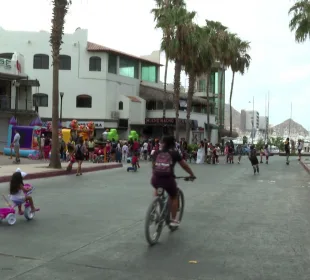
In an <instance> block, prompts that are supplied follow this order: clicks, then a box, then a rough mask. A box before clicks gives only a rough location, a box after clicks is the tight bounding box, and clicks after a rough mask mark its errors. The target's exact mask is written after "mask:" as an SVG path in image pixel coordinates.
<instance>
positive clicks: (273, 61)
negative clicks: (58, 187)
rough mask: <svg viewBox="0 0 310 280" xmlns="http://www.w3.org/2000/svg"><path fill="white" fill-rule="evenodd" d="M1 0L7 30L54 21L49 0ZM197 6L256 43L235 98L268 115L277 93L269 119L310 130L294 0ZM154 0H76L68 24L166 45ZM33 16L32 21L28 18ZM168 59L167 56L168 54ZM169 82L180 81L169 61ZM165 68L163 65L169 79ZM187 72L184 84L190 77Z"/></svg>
mask: <svg viewBox="0 0 310 280" xmlns="http://www.w3.org/2000/svg"><path fill="white" fill-rule="evenodd" d="M3 2H4V3H1V9H2V11H7V12H6V13H4V12H3V13H1V17H0V26H1V27H2V28H4V29H6V30H24V31H39V30H50V29H51V16H52V5H51V1H50V0H31V1H25V0H10V1H3ZM186 2H187V8H188V10H191V11H196V12H197V16H196V18H195V22H196V23H197V24H200V25H203V24H204V22H205V19H209V20H216V21H220V22H222V24H223V25H226V26H227V27H229V30H230V31H231V32H233V33H237V34H238V35H239V36H240V37H241V38H242V39H243V40H246V41H249V42H250V43H251V50H250V52H249V54H250V55H251V57H252V62H251V65H250V68H249V71H248V72H246V73H245V75H244V76H241V75H236V77H235V85H234V91H233V98H232V105H233V107H234V108H235V109H237V110H239V111H240V110H241V109H252V104H250V103H249V101H252V100H253V96H254V100H255V101H254V107H255V110H258V111H259V113H260V115H261V116H263V115H265V112H266V109H265V108H266V106H265V100H266V96H267V94H268V93H270V123H271V124H274V125H276V124H279V123H281V122H282V121H284V120H286V119H288V118H289V117H290V115H291V103H292V108H293V110H292V117H293V119H294V120H295V121H297V122H298V123H300V124H302V125H303V126H304V127H305V128H306V129H307V130H310V120H309V119H307V118H306V112H307V108H308V102H309V98H308V96H309V95H308V92H309V91H310V83H309V81H310V79H309V77H310V56H309V55H308V54H309V45H310V42H309V41H307V42H305V43H304V44H297V43H295V40H294V34H293V33H291V32H290V30H289V28H288V24H289V19H290V17H289V16H288V10H289V8H290V6H292V5H293V3H294V1H293V0H272V1H270V0H260V1H249V0H234V1H232V0H216V1H214V0H212V1H211V0H203V1H202V0H187V1H186ZM154 3H155V1H154V0H131V1H128V0H113V1H111V0H73V5H72V6H71V7H70V11H69V13H68V16H67V18H66V26H65V32H66V33H72V32H74V31H75V29H76V28H77V27H80V28H85V29H88V36H89V41H91V42H95V43H98V44H102V45H105V46H108V47H111V48H115V49H118V50H121V51H124V52H127V53H131V54H133V55H138V56H140V55H148V54H151V52H152V51H154V50H159V48H160V41H161V37H162V33H161V31H160V30H156V29H155V28H154V26H155V23H154V18H153V15H152V14H151V13H150V11H151V9H152V8H153V7H154ZM24 18H26V21H25V20H24ZM161 59H162V61H161V62H162V63H164V61H165V60H164V57H162V58H161ZM168 71H169V73H168V82H169V83H172V82H173V74H174V71H173V64H169V68H168ZM163 73H164V68H163V67H162V70H161V76H162V77H161V79H162V80H163ZM231 77H232V75H231V71H230V69H228V70H227V73H226V103H228V102H229V92H230V84H231ZM186 83H188V82H187V80H186V76H185V75H183V76H182V84H183V85H186Z"/></svg>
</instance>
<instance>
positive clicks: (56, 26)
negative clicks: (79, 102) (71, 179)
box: [50, 0, 71, 168]
mask: <svg viewBox="0 0 310 280" xmlns="http://www.w3.org/2000/svg"><path fill="white" fill-rule="evenodd" d="M52 3H53V18H52V31H51V36H50V44H51V47H52V58H53V106H52V151H51V161H50V167H52V168H61V163H60V158H59V140H58V129H59V53H60V47H61V44H62V36H63V32H64V25H65V16H66V14H67V12H68V9H69V5H71V0H53V1H52Z"/></svg>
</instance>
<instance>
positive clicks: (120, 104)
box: [118, 101, 124, 110]
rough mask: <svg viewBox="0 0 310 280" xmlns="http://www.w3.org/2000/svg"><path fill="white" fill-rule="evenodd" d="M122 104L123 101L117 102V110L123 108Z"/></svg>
mask: <svg viewBox="0 0 310 280" xmlns="http://www.w3.org/2000/svg"><path fill="white" fill-rule="evenodd" d="M123 108H124V104H123V101H120V102H118V110H123Z"/></svg>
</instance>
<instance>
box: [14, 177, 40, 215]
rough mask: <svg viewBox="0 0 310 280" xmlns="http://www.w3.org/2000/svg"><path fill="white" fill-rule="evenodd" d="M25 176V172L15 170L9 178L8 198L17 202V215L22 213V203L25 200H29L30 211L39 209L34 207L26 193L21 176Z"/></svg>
mask: <svg viewBox="0 0 310 280" xmlns="http://www.w3.org/2000/svg"><path fill="white" fill-rule="evenodd" d="M25 176H26V173H24V172H21V171H16V172H15V173H14V174H13V175H12V178H11V182H10V199H11V200H12V201H13V202H14V203H15V204H17V206H18V213H19V215H23V214H24V212H23V210H22V203H24V202H25V201H27V202H29V204H30V207H31V211H32V212H35V211H39V209H37V208H35V207H34V204H33V199H32V197H31V196H30V195H27V194H26V193H27V191H28V190H27V189H25V187H24V182H23V177H25Z"/></svg>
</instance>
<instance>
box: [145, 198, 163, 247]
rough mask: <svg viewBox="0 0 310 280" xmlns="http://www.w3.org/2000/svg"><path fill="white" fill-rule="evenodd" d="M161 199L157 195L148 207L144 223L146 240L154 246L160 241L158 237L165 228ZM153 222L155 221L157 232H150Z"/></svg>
mask: <svg viewBox="0 0 310 280" xmlns="http://www.w3.org/2000/svg"><path fill="white" fill-rule="evenodd" d="M161 204H162V203H161V200H160V198H159V197H156V198H155V199H154V200H153V202H152V203H151V204H150V206H149V207H148V209H147V212H146V217H145V224H144V233H145V238H146V241H147V242H148V243H149V245H151V246H153V245H155V244H156V243H157V242H158V239H159V237H160V235H161V232H162V230H163V221H162V213H161V212H162V208H163V207H162V205H161ZM152 222H154V223H155V226H156V231H155V233H153V234H152V233H151V232H150V226H151V224H152Z"/></svg>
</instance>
